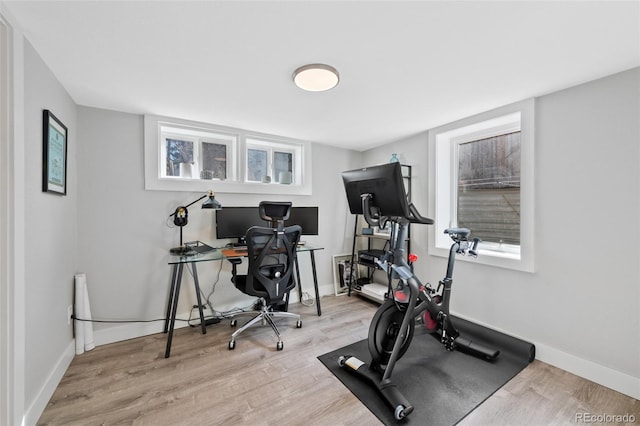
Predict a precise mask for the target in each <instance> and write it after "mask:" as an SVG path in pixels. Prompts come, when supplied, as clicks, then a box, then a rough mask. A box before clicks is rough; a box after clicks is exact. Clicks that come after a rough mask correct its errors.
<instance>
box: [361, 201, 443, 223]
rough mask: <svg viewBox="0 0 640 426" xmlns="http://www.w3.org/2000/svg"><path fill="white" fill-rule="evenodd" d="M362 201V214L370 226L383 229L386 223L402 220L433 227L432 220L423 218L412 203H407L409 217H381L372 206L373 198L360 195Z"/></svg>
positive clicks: (375, 207)
mask: <svg viewBox="0 0 640 426" xmlns="http://www.w3.org/2000/svg"><path fill="white" fill-rule="evenodd" d="M360 197H361V199H362V214H363V215H364V220H365V221H366V222H367V223H368V224H369V225H371V226H379V227H384V225H385V224H386V222H387V221H392V222H400V221H401V220H402V219H404V220H406V221H409V222H411V223H421V224H423V225H433V224H434V220H433V219H430V218H428V217H424V216H422V215H421V214H420V212H419V211H418V209H417V208H416V206H414V205H413V203H409V215H408V216H404V217H403V216H393V217H390V216H382V215H380V212H379V211H378V208H377V206H375V205H372V203H371V200H372V199H373V197H372V196H371V194H361V195H360Z"/></svg>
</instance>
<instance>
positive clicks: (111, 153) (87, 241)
mask: <svg viewBox="0 0 640 426" xmlns="http://www.w3.org/2000/svg"><path fill="white" fill-rule="evenodd" d="M143 127H144V126H143V117H142V116H139V115H132V114H126V113H120V112H114V111H106V110H101V109H96V108H89V107H78V140H79V144H78V145H79V146H78V180H79V182H87V183H88V184H87V185H80V187H79V188H78V210H79V212H80V213H79V217H78V233H79V237H78V249H79V262H78V268H79V269H80V270H81V271H82V272H84V273H86V274H87V285H88V288H89V297H90V300H91V309H92V314H93V316H94V317H95V318H108V319H152V318H162V317H163V315H164V310H165V307H166V300H167V292H168V286H169V278H170V277H169V273H170V267H169V266H168V265H167V263H166V260H167V259H166V256H167V253H168V249H169V248H170V247H173V246H176V245H178V240H179V230H178V228H176V227H174V226H173V224H170V226H167V219H168V216H169V214H170V213H172V212H173V211H174V210H175V208H176V207H177V206H179V205H185V204H187V203H189V202H191V201H193V200H195V199H197V198H198V197H199V195H201V194H199V193H191V192H167V191H145V190H144V170H143ZM312 149H313V164H312V169H313V195H311V196H294V197H290V196H281V195H280V196H277V195H265V194H230V193H219V192H218V193H216V199H218V200H219V201H220V202H221V203H222V205H223V208H224V206H256V205H257V204H258V203H259V202H260V201H262V200H275V201H278V200H291V201H292V202H293V205H294V206H319V215H320V222H319V233H320V235H319V236H303V239H304V240H306V241H307V242H308V243H309V244H313V245H316V246H320V247H324V250H321V251H318V252H317V253H316V264H317V268H318V269H317V271H318V282H319V285H320V287H321V292H322V293H323V294H329V293H332V292H333V276H332V270H331V256H332V255H333V254H338V253H345V252H346V250H348V247H346V246H345V247H343V245H344V244H345V243H344V241H343V239H342V236H343V235H344V229H345V226H346V225H345V224H346V222H347V220H349V219H350V215H348V214H347V208H346V200H345V197H344V191H343V189H342V184H341V180H340V179H341V178H340V172H341V171H342V170H347V169H349V168H353V167H355V166H357V164H358V162H359V159H360V154H359V153H357V152H353V151H348V150H343V149H338V148H333V147H328V146H324V145H319V144H313V146H312ZM213 189H214V190H215V189H216V188H215V183H213ZM189 213H190V214H189V223H188V225H187V226H186V227H185V228H184V230H183V232H184V240H185V241H190V240H196V239H199V240H202V241H205V242H208V243H210V244H218V245H219V244H222V243H223V242H217V241H216V240H215V226H214V224H215V222H214V217H215V214H214V212H213V211H210V210H200V209H199V208H198V205H194V207H191V208H190V209H189ZM308 259H309V257H308V256H306V255H301V256H300V262H301V270H302V275H303V276H302V281H303V291H304V292H307V293H309V294H313V285H312V282H313V281H312V277H311V271H310V268H309V265H308V262H309V260H308ZM220 266H222V272H221V274H220V277H219V279H218V283H219V285H217V286H216V289H215V293H214V296H213V297H212V300H213V301H214V308H216V309H218V310H222V309H230V308H232V307H234V306H244V305H246V304H247V303H249V301H250V299H249V298H247V297H246V296H243V295H242V293H240V292H238V291H237V290H236V289H235V288H234V287H233V286H232V285H231V284H230V269H231V268H230V264H229V263H228V262H222V263H221V264H220V263H218V262H210V263H206V264H200V265H199V266H198V274H199V278H200V283H201V287H202V290H203V292H204V293H205V294H209V293H210V291H211V289H212V287H213V283H214V282H215V281H216V278H217V272H218V270H219V268H220ZM181 294H182V296H181V300H180V306H179V309H178V312H179V313H180V314H182V315H183V316H186V315H188V312H189V310H190V308H191V306H192V305H193V304H194V303H195V302H196V300H195V294H194V291H193V285H192V279H191V276H190V275H189V274H185V281H183V285H182V292H181ZM308 311H309V312H310V313H313V312H315V308H309V309H308ZM161 327H162V323H161V322H158V323H156V324H155V325H151V326H147V325H135V324H133V325H126V326H123V325H113V324H110V325H102V324H100V325H96V326H95V327H94V328H95V329H96V331H98V333H97V335H96V340H97V343H104V342H106V341H112V340H119V339H121V338H123V337H127V336H129V337H132V336H135V335H140V334H144V333H151V332H157V331H159V330H160V329H161Z"/></svg>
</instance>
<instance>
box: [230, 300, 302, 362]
mask: <svg viewBox="0 0 640 426" xmlns="http://www.w3.org/2000/svg"><path fill="white" fill-rule="evenodd" d="M259 304H260V306H261V309H260V310H259V311H252V312H247V313H246V314H248V315H251V314H253V315H255V316H254V317H253V318H252V319H250V320H249V321H247V322H246V323H245V324H244V325H243V326H242V327H240V328H239V329H238V330H236V331H235V332H234V333H233V334H232V335H231V340H229V350H233V349H235V348H236V337H238V335H239V334H240V333H242V332H243V331H245V330H246V329H248V328H249V327H251V326H253V325H255V324H258V323H260V324H261V325H266V324H269V325H270V326H271V328H272V329H273V331H274V332H275V333H276V337H277V338H278V343H276V349H277V350H279V351H281V350H282V349H284V343H283V342H282V339H281V338H280V331H279V330H278V327H277V326H276V323H275V321H274V319H275V318H295V319H296V328H302V320H301V319H300V315H298V314H294V313H292V312H283V311H274V310H273V309H272V307H269V306H267V304H266V303H265V301H264V299H260V301H259ZM237 323H238V322H237V321H236V320H235V319H233V320H231V327H235V326H236V325H237Z"/></svg>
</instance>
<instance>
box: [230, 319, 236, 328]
mask: <svg viewBox="0 0 640 426" xmlns="http://www.w3.org/2000/svg"><path fill="white" fill-rule="evenodd" d="M229 325H231V327H235V326H236V325H238V321H236V320H234V319H232V320H231V322H230V323H229Z"/></svg>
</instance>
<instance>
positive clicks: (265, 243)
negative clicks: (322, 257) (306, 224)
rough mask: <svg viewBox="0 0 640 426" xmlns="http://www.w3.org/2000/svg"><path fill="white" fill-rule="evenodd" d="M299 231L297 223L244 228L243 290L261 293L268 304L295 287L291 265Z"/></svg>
mask: <svg viewBox="0 0 640 426" xmlns="http://www.w3.org/2000/svg"><path fill="white" fill-rule="evenodd" d="M301 233H302V228H301V227H300V226H299V225H293V226H288V227H286V228H284V229H283V230H278V229H273V228H265V227H262V226H254V227H251V228H249V229H248V230H247V234H246V240H247V252H248V256H249V268H248V271H247V278H246V279H247V282H246V286H245V289H244V291H245V293H247V294H249V295H252V296H257V297H264V298H265V300H266V301H267V304H268V305H272V304H277V303H279V302H282V301H283V300H284V297H285V295H286V294H287V293H288V292H289V291H290V290H291V289H292V288H294V287H295V281H294V279H293V270H294V269H293V268H294V264H295V257H296V247H297V245H298V241H299V240H300V234H301Z"/></svg>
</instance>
